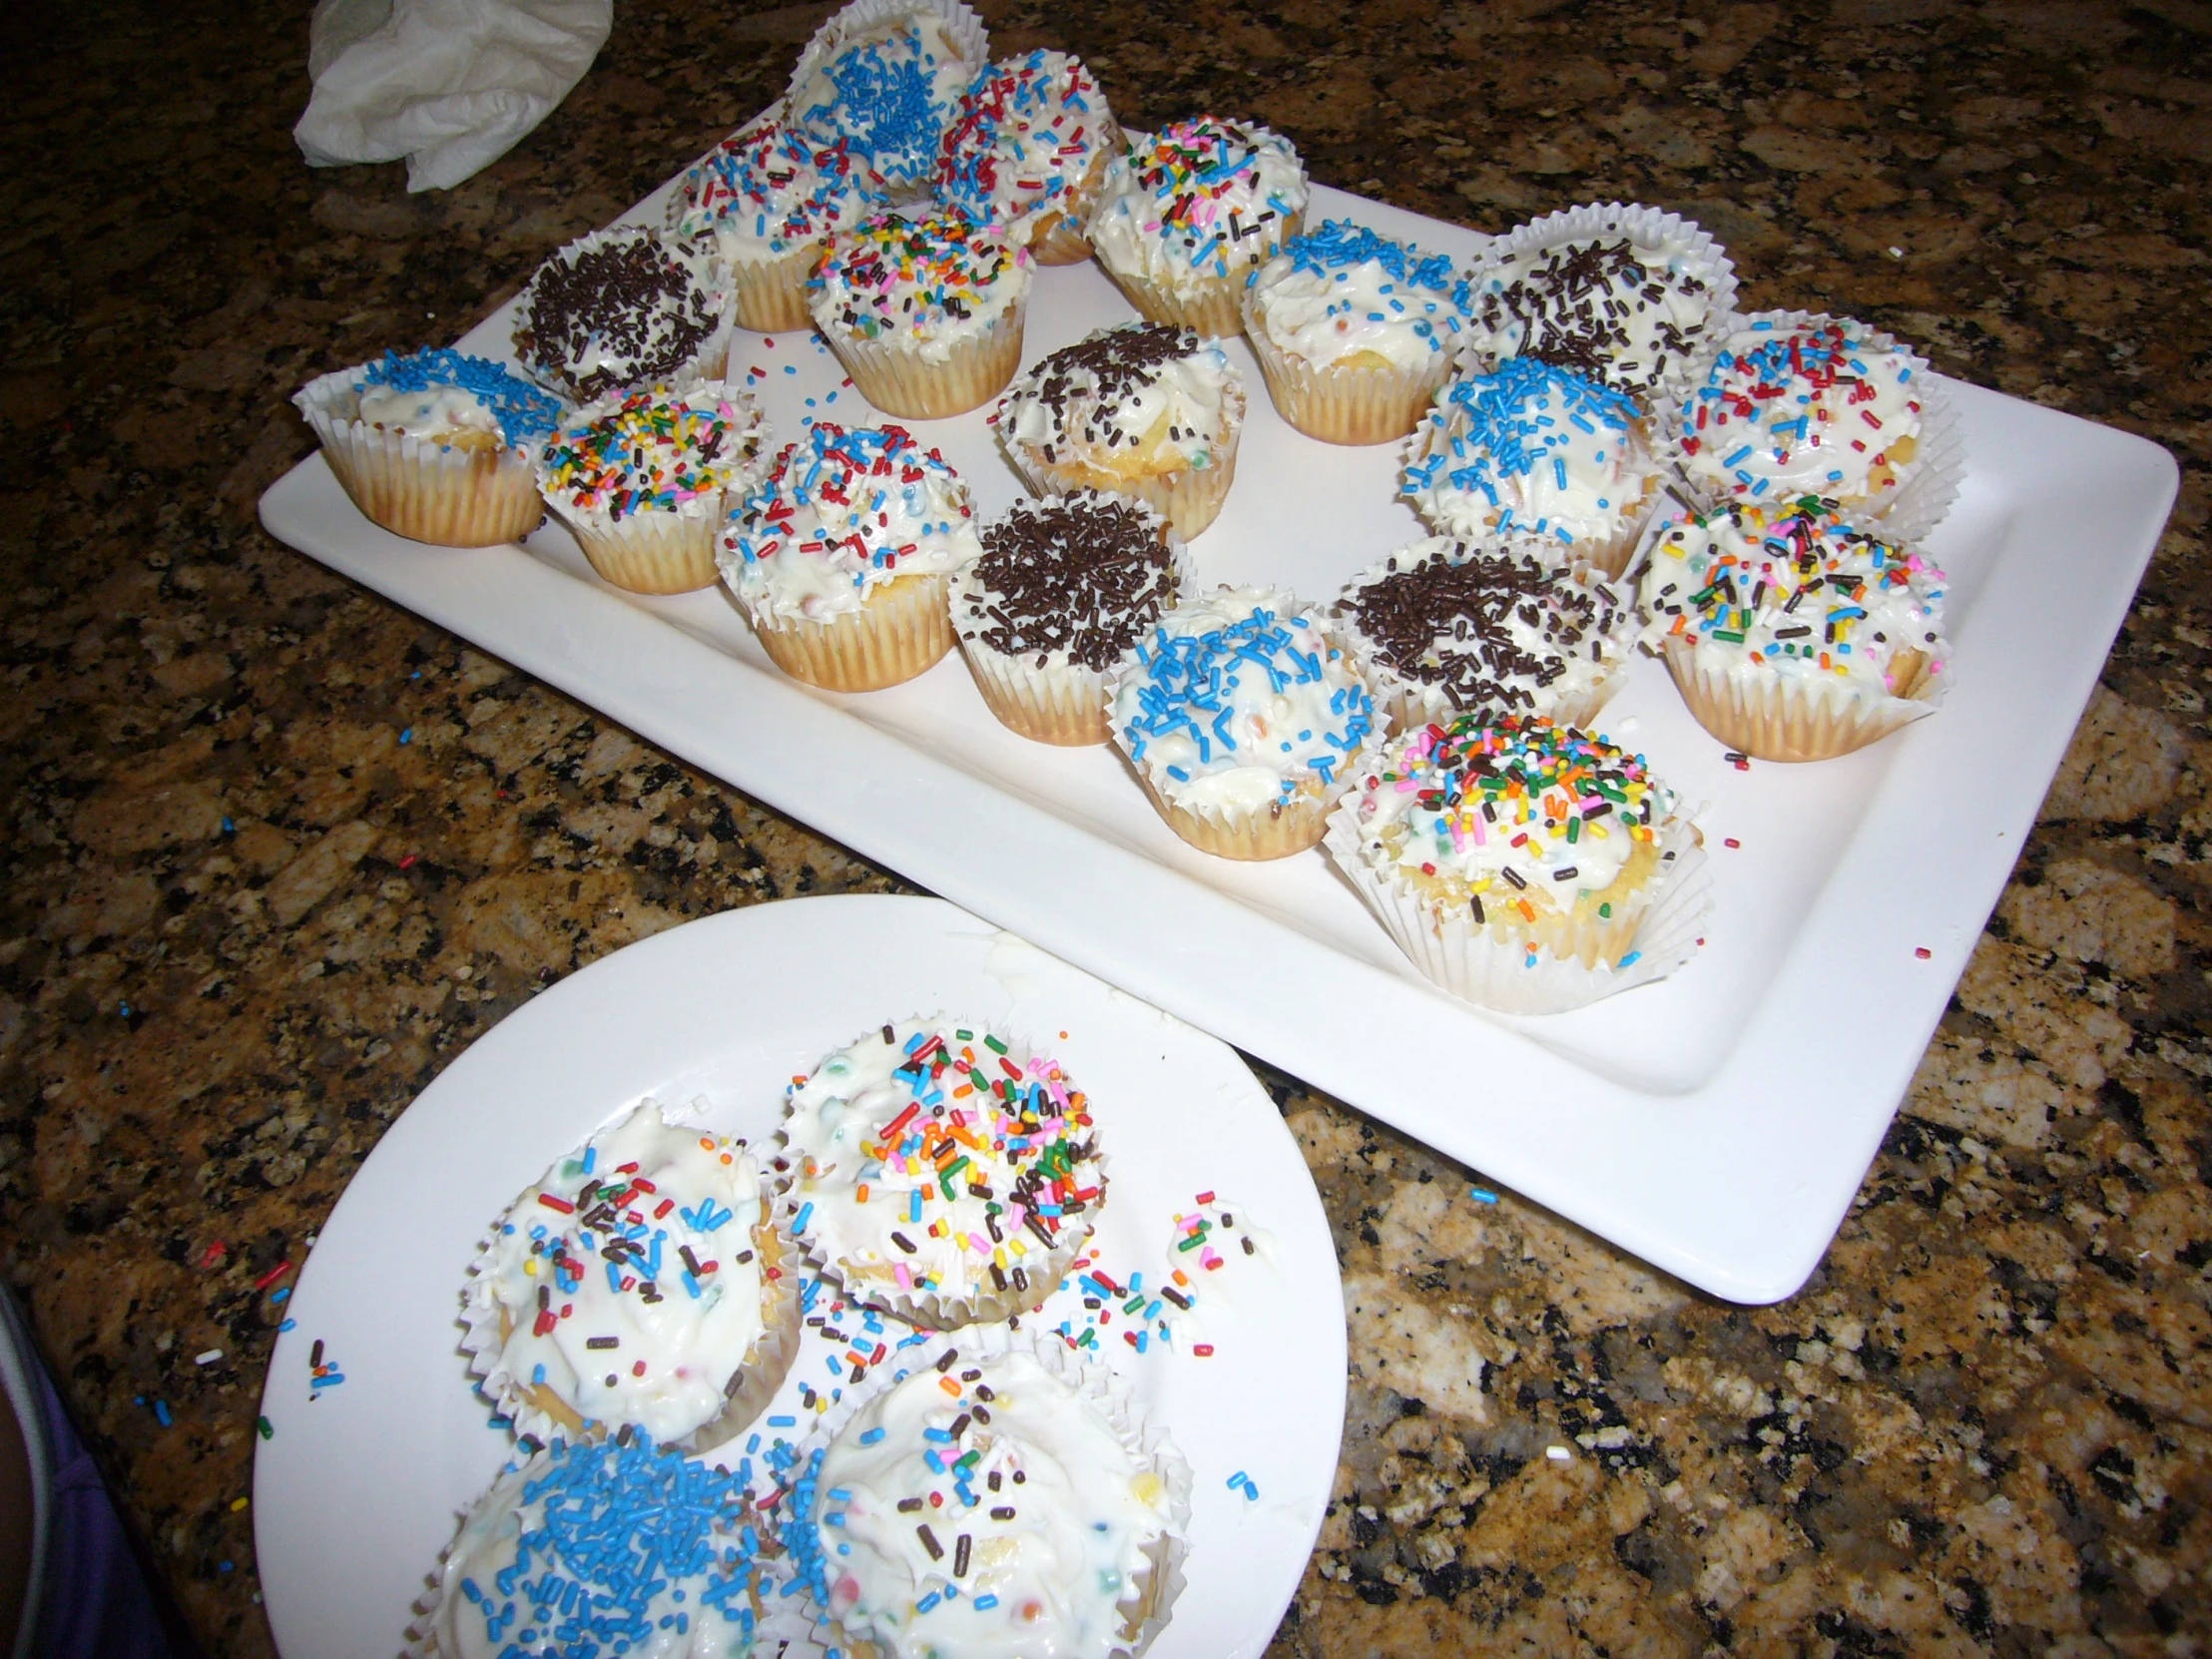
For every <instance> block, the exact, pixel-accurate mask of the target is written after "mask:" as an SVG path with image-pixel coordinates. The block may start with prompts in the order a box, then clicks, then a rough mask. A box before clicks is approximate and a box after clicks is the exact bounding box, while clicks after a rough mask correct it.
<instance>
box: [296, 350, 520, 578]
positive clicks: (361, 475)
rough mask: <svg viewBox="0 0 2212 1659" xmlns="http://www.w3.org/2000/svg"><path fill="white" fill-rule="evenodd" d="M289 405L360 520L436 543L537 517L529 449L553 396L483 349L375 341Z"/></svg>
mask: <svg viewBox="0 0 2212 1659" xmlns="http://www.w3.org/2000/svg"><path fill="white" fill-rule="evenodd" d="M292 403H293V405H294V406H295V407H297V409H298V410H299V412H300V414H301V415H302V416H304V417H305V419H306V422H307V424H308V425H309V426H310V427H312V428H313V429H314V435H315V437H316V439H317V440H318V441H319V442H320V443H321V445H322V455H323V459H325V460H326V461H328V462H329V463H330V470H331V471H332V472H334V473H336V474H337V480H338V482H339V483H340V484H342V485H344V486H345V493H346V494H347V495H349V496H351V497H352V498H353V504H354V505H355V506H356V507H358V508H360V510H361V512H362V513H363V514H364V515H365V516H366V517H367V518H368V519H369V521H370V522H371V523H374V524H379V525H382V526H383V527H384V528H385V529H386V530H389V531H391V532H392V533H393V534H394V535H400V536H405V537H407V538H408V539H409V540H412V541H422V542H431V543H434V544H436V545H437V546H440V547H489V546H491V545H493V544H494V543H497V542H507V541H520V540H521V539H522V538H523V537H524V536H526V535H528V534H529V533H530V532H531V531H532V530H535V529H536V528H537V527H538V523H539V521H540V520H542V519H543V518H544V517H545V505H544V503H543V502H541V501H540V500H539V499H538V484H537V477H536V474H535V473H534V472H533V471H532V469H531V459H532V457H533V456H534V455H535V454H536V452H537V449H538V447H539V446H540V445H541V444H543V443H544V442H545V440H546V439H547V438H548V437H550V436H551V435H552V433H553V430H554V428H555V427H556V426H557V425H558V424H559V422H560V419H561V414H562V410H563V405H562V403H561V400H560V399H559V398H557V397H554V396H553V395H551V394H550V393H548V392H544V391H541V390H539V389H538V388H537V387H536V386H533V385H531V384H530V383H529V382H528V381H526V380H522V379H519V378H517V377H516V376H515V375H512V374H510V373H508V372H507V371H506V370H505V369H504V368H501V367H500V366H499V365H498V364H497V363H495V362H491V361H489V360H487V359H485V358H483V357H464V356H462V355H461V354H460V353H459V352H458V351H451V350H445V349H442V348H441V349H438V350H432V351H413V352H409V353H408V354H407V355H405V356H401V355H399V354H398V353H397V352H390V351H387V352H386V353H385V354H384V355H383V356H382V357H381V358H380V359H378V360H377V361H375V362H370V363H363V364H361V365H360V366H359V367H357V368H345V369H339V370H338V371H337V372H335V373H332V374H324V375H322V376H320V377H319V378H317V379H314V380H311V381H309V382H308V383H307V384H306V385H305V386H304V387H302V388H301V389H300V390H299V391H298V392H296V393H295V394H294V395H293V397H292Z"/></svg>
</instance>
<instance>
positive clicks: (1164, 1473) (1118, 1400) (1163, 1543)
mask: <svg viewBox="0 0 2212 1659" xmlns="http://www.w3.org/2000/svg"><path fill="white" fill-rule="evenodd" d="M1017 1351H1018V1352H1020V1353H1024V1354H1029V1355H1031V1356H1033V1357H1034V1358H1035V1359H1036V1361H1037V1364H1038V1365H1040V1366H1042V1367H1043V1368H1044V1369H1045V1370H1046V1371H1048V1372H1050V1373H1052V1375H1053V1376H1055V1377H1057V1378H1059V1379H1060V1380H1061V1381H1062V1382H1064V1383H1068V1384H1069V1385H1070V1386H1071V1387H1073V1388H1074V1389H1075V1390H1076V1391H1077V1392H1079V1393H1080V1394H1082V1395H1083V1397H1084V1398H1085V1399H1086V1400H1087V1401H1088V1402H1089V1403H1090V1404H1091V1405H1092V1406H1093V1407H1094V1408H1095V1409H1096V1410H1097V1411H1098V1413H1099V1414H1100V1415H1101V1416H1102V1417H1104V1418H1105V1419H1106V1421H1107V1423H1108V1424H1109V1425H1110V1426H1111V1427H1112V1428H1113V1431H1114V1435H1115V1437H1116V1438H1117V1439H1119V1440H1120V1441H1121V1443H1122V1444H1123V1445H1124V1446H1126V1447H1128V1449H1129V1450H1130V1452H1131V1453H1132V1454H1133V1455H1135V1456H1137V1457H1139V1458H1142V1459H1143V1460H1144V1461H1146V1462H1147V1463H1149V1464H1150V1465H1151V1467H1152V1471H1153V1473H1155V1474H1156V1475H1158V1476H1159V1478H1160V1481H1161V1483H1162V1484H1163V1485H1165V1486H1166V1487H1167V1493H1168V1519H1167V1525H1166V1528H1165V1530H1163V1532H1162V1533H1161V1535H1160V1539H1159V1541H1158V1544H1157V1546H1156V1548H1155V1549H1154V1550H1153V1551H1150V1552H1148V1553H1149V1554H1150V1557H1151V1562H1152V1565H1151V1569H1150V1571H1149V1573H1148V1574H1147V1575H1146V1582H1145V1583H1144V1585H1143V1586H1142V1587H1141V1589H1140V1590H1139V1591H1138V1593H1137V1594H1136V1595H1134V1596H1131V1597H1129V1598H1127V1599H1126V1600H1124V1601H1123V1602H1121V1603H1120V1604H1119V1610H1120V1611H1121V1612H1122V1614H1123V1624H1122V1630H1121V1639H1120V1640H1119V1641H1117V1642H1116V1643H1115V1644H1114V1646H1113V1647H1112V1648H1111V1649H1109V1650H1108V1655H1109V1659H1138V1656H1139V1655H1141V1654H1143V1652H1144V1651H1145V1649H1146V1648H1148V1647H1150V1646H1151V1645H1152V1642H1153V1640H1154V1639H1155V1638H1156V1637H1157V1636H1158V1635H1159V1634H1160V1632H1161V1631H1162V1630H1163V1629H1165V1628H1166V1626H1167V1622H1168V1619H1169V1617H1170V1616H1171V1615H1172V1613H1173V1612H1174V1608H1175V1603H1176V1601H1177V1599H1178V1598H1179V1597H1180V1596H1181V1595H1182V1594H1183V1590H1184V1587H1185V1584H1186V1582H1187V1581H1186V1579H1185V1577H1184V1573H1183V1564H1184V1562H1185V1560H1186V1559H1187V1558H1188V1556H1189V1554H1190V1526H1191V1485H1192V1479H1191V1466H1190V1464H1189V1462H1188V1461H1187V1460H1186V1459H1185V1458H1184V1456H1183V1453H1182V1451H1181V1450H1180V1449H1179V1448H1178V1447H1177V1446H1176V1444H1175V1442H1174V1441H1173V1440H1172V1439H1170V1438H1169V1437H1168V1434H1167V1431H1166V1429H1165V1428H1163V1427H1161V1426H1160V1425H1159V1424H1157V1423H1155V1422H1154V1421H1152V1420H1151V1418H1150V1416H1149V1414H1148V1413H1147V1412H1146V1410H1145V1408H1144V1405H1143V1403H1142V1402H1141V1401H1140V1400H1139V1399H1138V1398H1137V1394H1136V1390H1135V1387H1134V1386H1133V1385H1132V1384H1131V1383H1130V1382H1129V1380H1128V1379H1126V1378H1124V1377H1122V1376H1121V1375H1119V1374H1118V1373H1116V1372H1115V1371H1113V1370H1112V1369H1111V1368H1110V1367H1107V1366H1104V1365H1100V1364H1097V1363H1095V1362H1090V1361H1086V1360H1084V1359H1082V1358H1081V1357H1079V1356H1078V1355H1076V1354H1075V1353H1074V1352H1073V1351H1072V1350H1071V1349H1069V1347H1068V1346H1067V1344H1066V1342H1065V1341H1063V1340H1062V1339H1061V1338H1060V1337H1059V1336H1058V1335H1057V1334H1056V1333H1049V1332H1035V1333H1029V1332H1017V1331H1009V1330H1007V1329H1006V1328H1005V1327H1003V1326H985V1327H980V1328H977V1329H973V1330H968V1331H962V1332H959V1333H957V1334H953V1335H947V1336H939V1337H932V1338H930V1339H929V1340H927V1341H926V1342H923V1343H917V1344H915V1345H914V1346H913V1347H911V1348H908V1349H903V1350H901V1351H900V1353H899V1358H898V1360H897V1362H896V1364H895V1365H893V1366H892V1367H891V1368H890V1375H889V1376H883V1375H880V1374H878V1375H877V1376H875V1377H874V1378H873V1379H872V1380H871V1382H870V1383H869V1385H868V1386H865V1387H859V1388H849V1389H847V1390H845V1392H844V1394H843V1396H842V1397H841V1398H839V1399H838V1400H837V1401H836V1402H835V1403H833V1404H832V1405H830V1408H829V1410H828V1411H826V1412H824V1413H823V1414H822V1416H821V1417H820V1418H819V1419H818V1420H817V1421H816V1423H815V1426H814V1428H813V1430H812V1431H811V1432H810V1433H809V1434H808V1435H807V1437H806V1438H805V1439H804V1440H802V1441H801V1442H800V1444H799V1447H798V1453H797V1455H798V1460H797V1462H796V1463H794V1464H793V1467H794V1468H795V1469H798V1470H804V1469H807V1468H809V1467H810V1466H811V1465H812V1464H813V1462H814V1457H815V1454H816V1453H817V1452H818V1451H821V1452H826V1451H828V1450H829V1448H830V1444H831V1442H832V1441H834V1440H835V1439H836V1437H837V1436H838V1435H839V1434H841V1433H842V1432H843V1431H844V1429H845V1426H846V1425H847V1424H848V1423H850V1422H851V1421H852V1419H853V1418H854V1417H855V1416H857V1415H858V1414H859V1412H860V1408H861V1407H862V1406H863V1405H865V1404H866V1403H867V1401H868V1400H869V1399H871V1398H873V1397H874V1395H875V1393H876V1391H877V1390H878V1389H881V1388H889V1387H893V1386H895V1385H896V1384H897V1383H899V1382H901V1381H902V1380H903V1379H905V1378H908V1377H911V1376H913V1375H914V1374H915V1373H916V1372H919V1371H923V1370H927V1369H929V1368H932V1367H934V1366H935V1365H936V1364H937V1363H938V1362H939V1361H940V1360H942V1359H943V1358H944V1356H945V1355H946V1354H947V1353H948V1352H949V1353H953V1354H956V1355H957V1356H959V1358H960V1359H961V1360H968V1359H976V1360H983V1359H995V1358H998V1357H999V1356H1001V1355H1004V1354H1007V1353H1012V1352H1017ZM957 1363H958V1362H957V1361H956V1362H955V1364H957ZM794 1599H795V1600H796V1599H799V1598H796V1597H795V1598H794ZM805 1599H806V1600H807V1602H808V1603H809V1605H810V1606H812V1607H814V1611H815V1614H816V1616H817V1619H818V1621H819V1622H818V1623H817V1625H816V1627H815V1631H816V1639H817V1640H818V1641H820V1642H821V1643H822V1644H823V1645H824V1646H825V1647H833V1648H835V1649H837V1650H838V1651H839V1652H841V1653H843V1654H845V1655H846V1656H847V1659H887V1655H885V1653H884V1650H883V1649H882V1648H881V1647H879V1646H878V1645H877V1644H876V1643H874V1642H872V1641H868V1640H865V1639H859V1638H855V1637H854V1636H853V1634H852V1633H851V1632H849V1631H847V1630H845V1629H844V1628H843V1627H842V1626H841V1625H839V1624H838V1623H837V1622H836V1621H835V1620H834V1619H832V1618H831V1617H830V1613H829V1610H828V1609H827V1608H823V1607H820V1606H816V1605H815V1604H814V1598H813V1597H812V1596H808V1597H807V1598H805Z"/></svg>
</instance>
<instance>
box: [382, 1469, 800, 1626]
mask: <svg viewBox="0 0 2212 1659" xmlns="http://www.w3.org/2000/svg"><path fill="white" fill-rule="evenodd" d="M751 1495H752V1494H751V1493H750V1492H748V1491H746V1490H744V1489H743V1488H742V1487H741V1486H740V1484H739V1482H738V1480H737V1479H736V1478H734V1477H733V1476H731V1475H728V1474H725V1473H724V1472H723V1471H722V1470H720V1469H717V1468H712V1467H709V1466H707V1465H705V1464H701V1463H691V1462H686V1461H685V1460H684V1458H683V1456H682V1454H680V1453H678V1452H673V1451H663V1450H658V1449H656V1448H654V1447H653V1446H651V1445H648V1444H645V1443H643V1442H633V1443H631V1444H628V1445H611V1444H595V1445H578V1444H566V1443H563V1444H558V1445H554V1446H550V1447H548V1448H546V1449H545V1450H543V1451H540V1452H539V1453H538V1454H537V1455H536V1456H534V1457H532V1458H530V1459H529V1460H528V1461H527V1462H525V1463H524V1464H522V1466H521V1467H519V1468H509V1469H508V1470H507V1471H506V1472H505V1473H504V1474H502V1475H501V1476H500V1477H499V1478H498V1479H497V1480H496V1481H494V1482H493V1483H492V1487H491V1489H490V1490H489V1491H488V1492H486V1493H485V1494H484V1495H483V1496H482V1497H480V1498H478V1499H477V1500H476V1502H475V1504H474V1506H473V1507H471V1508H470V1510H469V1512H468V1514H467V1515H466V1517H464V1518H463V1520H462V1521H461V1527H460V1532H459V1535H458V1536H457V1537H455V1539H454V1540H453V1542H452V1544H451V1545H450V1546H448V1548H447V1549H446V1552H445V1559H444V1561H443V1563H442V1564H441V1566H440V1568H439V1571H438V1587H437V1590H436V1592H435V1595H434V1600H433V1604H432V1606H431V1607H430V1609H429V1611H428V1613H427V1615H426V1617H425V1619H424V1623H423V1626H422V1627H421V1628H420V1629H418V1630H417V1631H416V1632H415V1635H416V1637H417V1640H418V1641H419V1642H420V1644H421V1645H420V1647H419V1648H418V1649H416V1651H417V1652H418V1653H420V1654H421V1655H423V1656H424V1659H497V1656H499V1655H505V1654H521V1653H529V1654H553V1653H557V1652H558V1653H576V1652H583V1651H599V1650H598V1649H597V1648H596V1647H593V1648H586V1647H585V1646H584V1644H585V1643H586V1642H592V1643H596V1642H600V1641H620V1642H623V1643H624V1644H625V1646H626V1647H627V1650H628V1651H629V1652H631V1653H633V1654H636V1655H638V1656H639V1659H677V1656H679V1655H682V1656H693V1655H701V1656H703V1655H707V1654H724V1653H744V1652H749V1651H751V1648H752V1640H753V1633H754V1629H755V1626H756V1623H757V1621H758V1614H757V1612H756V1609H757V1608H758V1606H759V1600H758V1589H759V1585H760V1583H761V1574H760V1572H759V1569H758V1568H756V1567H755V1565H754V1564H753V1560H752V1556H753V1552H754V1549H755V1547H756V1545H755V1539H756V1537H757V1533H755V1532H754V1529H753V1528H752V1527H751V1526H749V1524H748V1522H749V1521H750V1520H751V1519H752V1518H753V1517H752V1515H751V1513H750V1505H749V1503H748V1501H747V1500H748V1498H749V1497H750V1496H751ZM557 1633H558V1634H557ZM606 1651H612V1649H611V1648H610V1649H607V1650H606Z"/></svg>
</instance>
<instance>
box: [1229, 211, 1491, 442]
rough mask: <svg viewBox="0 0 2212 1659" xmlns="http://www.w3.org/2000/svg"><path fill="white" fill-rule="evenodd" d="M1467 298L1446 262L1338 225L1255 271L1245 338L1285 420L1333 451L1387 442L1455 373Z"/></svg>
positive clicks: (1411, 423) (1463, 282)
mask: <svg viewBox="0 0 2212 1659" xmlns="http://www.w3.org/2000/svg"><path fill="white" fill-rule="evenodd" d="M1467 302H1468V291H1467V279H1466V277H1465V276H1464V275H1463V274H1462V273H1461V272H1460V271H1459V270H1458V269H1457V268H1456V267H1455V266H1453V264H1452V263H1451V260H1450V258H1449V257H1448V256H1446V255H1443V254H1423V253H1422V252H1421V251H1420V250H1419V249H1418V248H1415V247H1414V246H1413V245H1412V244H1410V243H1405V242H1398V241H1396V240H1395V239H1393V238H1390V237H1385V236H1383V235H1381V234H1380V233H1378V232H1375V231H1371V230H1369V229H1368V228H1367V227H1366V226H1364V225H1355V224H1353V223H1351V222H1350V221H1349V220H1331V221H1329V222H1328V223H1326V224H1324V225H1323V226H1322V227H1321V229H1320V230H1318V231H1310V232H1308V233H1306V234H1305V235H1303V236H1299V237H1294V238H1293V239H1292V240H1291V241H1289V242H1287V243H1285V244H1284V245H1283V251H1282V252H1281V253H1280V254H1278V255H1276V257H1275V258H1274V259H1272V260H1270V261H1268V263H1267V264H1266V265H1264V266H1261V267H1260V268H1259V269H1258V270H1257V271H1255V272H1253V273H1252V276H1251V278H1250V280H1249V284H1248V285H1247V287H1246V288H1245V291H1244V325H1245V334H1246V336H1247V337H1248V338H1249V339H1250V340H1251V341H1252V351H1253V355H1254V356H1256V357H1258V358H1259V359H1260V368H1261V371H1262V372H1263V373H1265V374H1266V376H1267V381H1268V391H1269V393H1270V394H1271V395H1272V396H1273V397H1274V398H1275V406H1276V408H1277V409H1278V410H1279V411H1280V412H1281V413H1282V416H1283V418H1284V419H1285V420H1287V421H1289V422H1290V423H1291V424H1292V425H1293V426H1295V427H1297V428H1298V429H1299V430H1300V431H1301V432H1304V433H1305V434H1306V435H1307V436H1308V437H1315V438H1320V439H1322V440H1324V441H1325V442H1328V443H1345V444H1366V443H1387V442H1389V441H1390V440H1391V439H1392V438H1401V437H1404V436H1405V435H1406V434H1407V433H1408V432H1410V431H1412V429H1413V428H1414V427H1415V426H1417V425H1418V424H1419V423H1420V418H1421V416H1422V415H1423V414H1424V413H1425V412H1426V411H1427V408H1428V404H1429V400H1430V399H1431V398H1432V397H1434V396H1435V394H1436V388H1437V387H1439V386H1441V385H1442V384H1443V383H1444V381H1445V380H1446V379H1448V378H1449V377H1450V375H1451V372H1452V369H1453V366H1454V364H1455V363H1456V362H1457V359H1458V353H1459V346H1460V342H1461V339H1462V338H1463V336H1464V334H1465V330H1466V324H1467Z"/></svg>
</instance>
